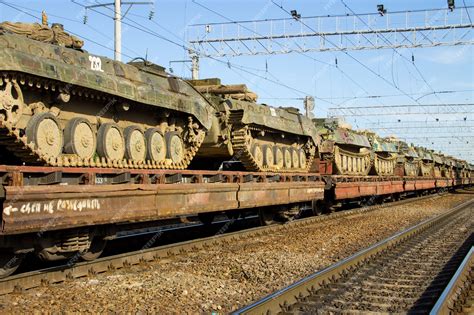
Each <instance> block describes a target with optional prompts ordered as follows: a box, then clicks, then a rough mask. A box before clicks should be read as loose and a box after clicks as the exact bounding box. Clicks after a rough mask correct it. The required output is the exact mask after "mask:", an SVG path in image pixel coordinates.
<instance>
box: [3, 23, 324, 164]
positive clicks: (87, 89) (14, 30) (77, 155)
mask: <svg viewBox="0 0 474 315" xmlns="http://www.w3.org/2000/svg"><path fill="white" fill-rule="evenodd" d="M82 45H83V42H82V41H81V40H80V39H78V38H76V37H74V36H71V35H69V34H68V33H66V32H65V31H64V29H63V27H62V25H59V24H53V25H52V27H49V26H48V24H47V22H46V21H43V24H37V23H35V24H27V23H10V22H4V23H0V86H1V87H0V132H1V133H2V134H1V136H2V138H1V139H2V140H0V146H1V148H2V150H4V151H5V153H4V154H2V159H3V161H2V162H3V163H7V162H14V161H16V162H18V163H25V164H29V165H51V166H91V167H117V168H157V169H161V168H162V169H185V168H188V166H190V164H191V162H192V160H193V159H194V157H195V156H196V154H197V153H198V152H199V156H200V157H205V158H206V159H207V160H208V161H212V162H214V161H218V160H219V159H224V158H232V157H233V158H234V159H237V160H240V161H242V163H243V164H244V166H245V168H246V169H247V170H252V171H276V170H278V171H297V172H307V171H308V170H309V166H310V165H311V163H312V161H313V159H314V156H315V154H316V149H317V143H318V141H319V140H318V139H319V138H318V135H317V133H316V131H315V128H314V127H313V126H312V123H311V120H310V119H308V118H306V117H304V116H302V115H301V114H299V113H298V110H296V109H292V108H274V107H270V106H266V105H263V104H257V103H256V102H255V101H256V94H254V93H252V92H250V91H248V90H247V89H246V87H245V86H244V85H237V86H223V85H221V84H220V81H219V80H218V79H214V80H200V81H193V82H188V81H185V80H182V79H180V78H177V77H175V76H172V75H170V74H168V73H166V72H165V69H164V68H163V67H160V66H158V65H155V64H152V63H150V62H148V61H146V60H144V59H140V58H139V59H135V60H132V61H131V62H129V63H128V64H124V63H121V62H117V61H114V60H110V59H108V58H106V57H100V56H96V55H92V54H90V53H88V52H86V51H84V50H83V49H82ZM203 94H204V95H203ZM201 146H202V148H201ZM200 149H201V150H200ZM210 164H213V163H210Z"/></svg>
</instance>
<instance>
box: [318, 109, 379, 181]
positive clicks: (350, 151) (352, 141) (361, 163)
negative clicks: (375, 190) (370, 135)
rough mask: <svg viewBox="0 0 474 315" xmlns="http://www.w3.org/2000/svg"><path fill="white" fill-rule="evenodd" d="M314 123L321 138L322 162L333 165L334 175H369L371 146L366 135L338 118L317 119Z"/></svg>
mask: <svg viewBox="0 0 474 315" xmlns="http://www.w3.org/2000/svg"><path fill="white" fill-rule="evenodd" d="M313 123H314V124H315V126H316V128H317V129H318V133H319V134H320V136H321V144H320V146H319V154H320V156H321V160H325V161H330V163H332V165H333V173H334V174H338V175H368V174H369V171H370V168H371V158H370V154H371V151H370V148H371V145H370V143H369V140H368V139H367V137H366V136H365V135H364V134H361V133H359V132H357V131H355V130H352V129H351V127H350V125H348V124H346V123H344V122H343V121H342V120H340V119H337V118H327V119H324V118H316V119H313Z"/></svg>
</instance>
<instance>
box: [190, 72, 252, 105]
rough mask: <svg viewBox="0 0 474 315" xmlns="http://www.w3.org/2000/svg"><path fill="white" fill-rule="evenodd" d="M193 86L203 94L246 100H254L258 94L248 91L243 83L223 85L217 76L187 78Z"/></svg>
mask: <svg viewBox="0 0 474 315" xmlns="http://www.w3.org/2000/svg"><path fill="white" fill-rule="evenodd" d="M188 82H189V83H191V84H192V85H193V86H194V88H195V89H196V90H197V91H199V92H200V93H203V94H214V95H219V96H221V97H223V98H232V99H235V100H242V101H248V102H256V101H257V99H258V95H257V94H256V93H254V92H252V91H250V90H249V89H248V88H247V86H246V85H245V84H232V85H223V84H221V80H220V79H218V78H210V79H202V80H189V81H188Z"/></svg>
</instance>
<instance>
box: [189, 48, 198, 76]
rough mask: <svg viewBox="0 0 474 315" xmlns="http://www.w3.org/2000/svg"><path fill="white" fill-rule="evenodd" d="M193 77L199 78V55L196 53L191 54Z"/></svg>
mask: <svg viewBox="0 0 474 315" xmlns="http://www.w3.org/2000/svg"><path fill="white" fill-rule="evenodd" d="M191 79H193V80H198V79H199V56H198V55H196V54H192V55H191Z"/></svg>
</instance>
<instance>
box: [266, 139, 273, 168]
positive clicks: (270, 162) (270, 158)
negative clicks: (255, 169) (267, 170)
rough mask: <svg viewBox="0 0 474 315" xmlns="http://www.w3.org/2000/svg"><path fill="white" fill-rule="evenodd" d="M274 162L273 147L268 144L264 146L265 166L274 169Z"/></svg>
mask: <svg viewBox="0 0 474 315" xmlns="http://www.w3.org/2000/svg"><path fill="white" fill-rule="evenodd" d="M273 162H274V156H273V150H272V147H271V146H270V145H267V144H266V145H264V146H263V164H264V165H266V166H267V167H273Z"/></svg>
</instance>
